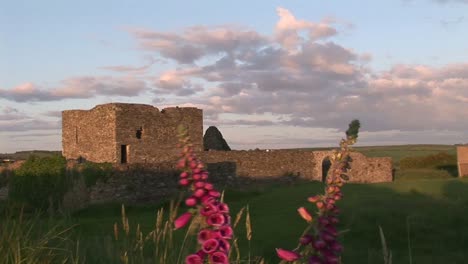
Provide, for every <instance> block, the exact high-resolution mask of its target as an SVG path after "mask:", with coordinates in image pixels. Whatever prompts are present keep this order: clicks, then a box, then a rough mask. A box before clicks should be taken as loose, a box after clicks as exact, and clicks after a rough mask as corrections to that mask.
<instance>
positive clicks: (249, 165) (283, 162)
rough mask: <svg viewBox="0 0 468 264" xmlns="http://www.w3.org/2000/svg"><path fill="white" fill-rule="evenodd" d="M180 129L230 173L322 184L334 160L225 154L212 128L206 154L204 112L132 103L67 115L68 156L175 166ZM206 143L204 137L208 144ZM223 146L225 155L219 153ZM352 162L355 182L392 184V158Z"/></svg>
mask: <svg viewBox="0 0 468 264" xmlns="http://www.w3.org/2000/svg"><path fill="white" fill-rule="evenodd" d="M179 124H183V125H185V126H186V127H187V128H188V131H189V135H190V137H191V139H192V142H193V145H194V149H195V151H196V152H197V154H198V156H199V157H200V158H201V159H202V160H203V161H204V162H205V163H217V164H226V166H231V167H232V168H234V170H235V171H234V172H230V173H234V174H235V175H236V176H237V175H243V176H248V177H276V176H282V175H285V174H294V175H298V176H299V177H301V178H305V179H309V180H322V164H323V163H324V162H325V163H326V162H327V160H326V159H327V157H328V156H330V152H327V151H304V150H270V151H264V150H253V151H245V150H240V151H224V150H227V149H228V148H229V146H227V143H226V141H225V140H224V139H223V138H222V135H221V133H220V132H219V130H217V129H216V128H211V127H210V128H209V129H208V130H207V134H208V132H210V130H211V132H210V133H213V134H217V135H215V137H216V138H217V139H216V140H214V143H213V142H211V143H210V144H216V146H215V147H209V148H210V149H215V150H210V151H204V149H206V148H205V147H204V138H203V113H202V110H201V109H197V108H193V107H171V108H165V109H162V110H159V109H158V108H156V107H153V106H151V105H144V104H127V103H109V104H103V105H98V106H96V107H94V108H93V109H91V110H66V111H63V112H62V140H63V142H62V143H63V155H64V156H65V157H66V158H67V159H69V160H70V159H72V160H88V161H91V162H97V163H100V162H110V163H117V164H142V163H143V164H144V163H161V162H174V163H175V161H176V160H177V158H178V155H179V151H180V150H179V148H178V147H177V140H178V139H177V127H178V125H179ZM218 133H219V134H218ZM206 141H207V139H206V137H205V144H206ZM216 141H217V142H216ZM213 146H214V145H213ZM218 147H219V148H221V149H223V150H217V149H218ZM352 158H353V163H352V165H351V166H352V171H353V172H352V173H354V174H356V175H355V176H356V177H351V181H355V182H388V181H392V164H391V158H368V157H365V156H364V155H362V154H360V153H353V154H352ZM228 164H229V165H228ZM218 167H219V166H218ZM221 167H222V166H221ZM221 167H220V170H222V169H221ZM212 173H216V171H213V172H212Z"/></svg>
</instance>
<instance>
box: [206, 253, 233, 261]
mask: <svg viewBox="0 0 468 264" xmlns="http://www.w3.org/2000/svg"><path fill="white" fill-rule="evenodd" d="M210 263H213V264H229V259H228V257H227V255H226V253H224V252H215V253H213V254H212V255H211V256H210Z"/></svg>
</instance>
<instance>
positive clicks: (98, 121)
mask: <svg viewBox="0 0 468 264" xmlns="http://www.w3.org/2000/svg"><path fill="white" fill-rule="evenodd" d="M115 118H116V116H115V106H113V105H98V106H96V107H94V108H93V109H91V110H89V111H86V110H67V111H63V112H62V149H63V155H64V156H65V157H66V158H67V159H78V158H80V157H81V158H84V159H86V160H91V161H93V162H117V153H116V149H115V141H116V140H115V122H116V119H115Z"/></svg>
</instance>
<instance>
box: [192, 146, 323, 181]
mask: <svg viewBox="0 0 468 264" xmlns="http://www.w3.org/2000/svg"><path fill="white" fill-rule="evenodd" d="M198 155H199V156H200V158H201V160H203V162H205V163H207V164H211V165H210V166H215V164H224V166H221V169H224V171H225V172H224V173H226V168H231V169H230V170H231V171H233V173H234V174H235V175H236V176H241V177H251V178H272V177H282V176H287V175H295V176H296V177H299V178H302V179H308V180H315V179H316V177H315V175H314V167H315V164H314V157H313V155H314V154H313V152H312V151H302V150H270V151H266V150H249V151H247V150H240V151H239V150H236V151H205V152H201V153H199V154H198ZM217 171H219V170H217ZM227 172H228V173H229V169H228V170H227ZM213 173H216V172H215V171H214V172H213Z"/></svg>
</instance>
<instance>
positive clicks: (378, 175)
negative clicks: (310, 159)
mask: <svg viewBox="0 0 468 264" xmlns="http://www.w3.org/2000/svg"><path fill="white" fill-rule="evenodd" d="M332 154H333V152H332V151H314V159H315V164H316V166H315V168H314V175H315V177H314V180H321V178H320V177H322V176H323V164H324V160H326V159H327V158H329V157H331V155H332ZM350 157H351V163H350V168H351V170H350V172H349V173H348V174H349V182H356V183H377V182H391V181H393V165H392V158H389V157H381V158H369V157H366V156H364V155H363V154H362V153H359V152H351V154H350Z"/></svg>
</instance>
